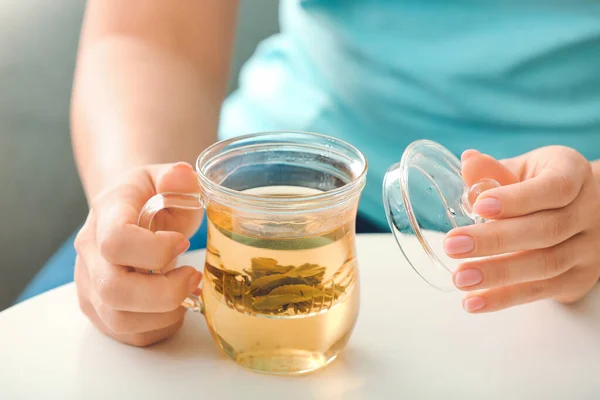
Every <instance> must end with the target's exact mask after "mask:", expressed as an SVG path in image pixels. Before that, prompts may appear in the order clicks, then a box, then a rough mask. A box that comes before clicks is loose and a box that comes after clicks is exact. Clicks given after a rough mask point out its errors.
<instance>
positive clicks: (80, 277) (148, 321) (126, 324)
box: [75, 258, 185, 334]
mask: <svg viewBox="0 0 600 400" xmlns="http://www.w3.org/2000/svg"><path fill="white" fill-rule="evenodd" d="M75 282H76V283H77V293H78V298H79V304H80V308H81V310H82V311H84V314H86V315H88V314H92V311H91V310H90V309H89V307H93V310H94V311H93V318H96V316H97V317H98V318H99V319H100V320H101V321H102V324H103V325H104V326H105V327H106V328H108V330H110V332H112V333H121V334H122V333H142V332H149V331H154V330H158V329H162V328H167V327H170V326H172V325H175V324H177V323H178V322H179V321H180V320H181V319H183V317H184V315H185V308H183V307H179V308H177V309H176V310H174V311H171V312H166V313H134V312H127V311H118V310H113V309H112V308H110V307H108V306H107V305H106V304H105V303H102V302H97V303H98V304H94V299H93V298H88V296H89V274H88V272H87V269H86V266H85V263H84V262H83V261H82V260H81V259H80V258H78V260H77V262H76V266H75Z"/></svg>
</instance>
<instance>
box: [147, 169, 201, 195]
mask: <svg viewBox="0 0 600 400" xmlns="http://www.w3.org/2000/svg"><path fill="white" fill-rule="evenodd" d="M153 180H154V182H155V183H154V187H155V188H156V192H157V193H161V192H179V193H199V192H200V184H199V183H198V175H197V174H196V172H195V171H194V169H193V168H192V166H191V165H190V164H188V163H184V162H178V163H175V164H169V165H160V166H159V167H158V169H157V170H156V172H154V173H153Z"/></svg>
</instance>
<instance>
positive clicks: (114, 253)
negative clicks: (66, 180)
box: [75, 163, 202, 346]
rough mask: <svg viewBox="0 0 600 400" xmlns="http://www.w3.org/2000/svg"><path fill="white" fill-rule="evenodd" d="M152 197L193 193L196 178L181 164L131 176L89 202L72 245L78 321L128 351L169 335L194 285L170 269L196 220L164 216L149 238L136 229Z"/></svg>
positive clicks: (183, 270)
mask: <svg viewBox="0 0 600 400" xmlns="http://www.w3.org/2000/svg"><path fill="white" fill-rule="evenodd" d="M159 192H181V193H198V192H199V185H198V180H197V176H196V173H195V172H194V170H193V169H192V167H191V166H190V165H189V164H185V163H177V164H162V165H152V166H147V167H141V168H137V169H135V170H132V171H131V172H129V173H127V174H126V175H125V176H124V177H123V179H122V180H121V181H120V182H118V183H117V184H116V185H114V186H112V187H110V188H108V189H106V190H105V191H104V192H102V193H101V194H100V195H98V196H97V197H96V199H95V200H94V201H93V204H92V206H91V209H90V212H89V215H88V217H87V220H86V222H85V224H84V226H83V228H82V229H81V231H80V232H79V234H78V235H77V238H76V240H75V249H76V251H77V260H76V264H75V283H76V286H77V296H78V298H79V304H80V307H81V309H82V311H83V313H84V314H85V315H86V316H87V317H88V318H89V319H90V320H91V321H92V323H93V324H94V325H95V326H96V328H98V329H99V330H100V331H102V332H103V333H105V334H106V335H108V336H110V337H112V338H114V339H116V340H118V341H120V342H123V343H126V344H131V345H134V346H147V345H150V344H153V343H156V342H158V341H160V340H163V339H165V338H167V337H169V336H171V335H173V334H174V333H175V332H177V331H178V330H179V328H180V327H181V326H182V323H183V318H184V315H185V308H183V307H181V303H182V302H183V300H184V299H185V297H186V296H187V295H188V294H189V293H191V292H194V291H195V290H196V289H197V288H198V285H199V283H200V280H201V278H202V274H201V273H200V272H198V271H196V270H195V269H194V268H193V267H190V266H185V267H180V268H175V262H176V258H177V256H178V255H180V254H182V253H183V252H185V251H186V250H187V248H188V247H189V241H188V238H189V237H191V236H192V235H193V233H194V232H195V231H196V230H197V229H198V227H199V226H200V223H201V221H202V213H201V212H194V211H187V210H186V211H181V210H164V211H162V212H160V213H159V214H158V215H157V216H156V218H155V219H154V226H155V230H156V233H153V232H151V231H149V230H146V229H144V228H141V227H138V226H137V220H138V216H139V213H140V210H141V209H142V207H143V206H144V204H145V202H146V201H147V200H148V199H150V197H152V196H153V195H155V194H156V193H159ZM134 268H137V269H139V270H161V272H162V273H161V274H154V275H152V274H146V273H140V272H136V271H135V270H134Z"/></svg>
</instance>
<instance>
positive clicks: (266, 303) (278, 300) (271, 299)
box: [252, 294, 310, 311]
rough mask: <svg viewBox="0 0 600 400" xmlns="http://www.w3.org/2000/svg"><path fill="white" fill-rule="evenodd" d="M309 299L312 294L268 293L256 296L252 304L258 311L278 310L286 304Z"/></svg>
mask: <svg viewBox="0 0 600 400" xmlns="http://www.w3.org/2000/svg"><path fill="white" fill-rule="evenodd" d="M309 300H310V296H298V295H295V294H281V295H275V296H273V295H268V296H260V297H256V298H255V299H254V302H253V303H252V306H253V307H254V309H255V310H258V311H276V310H278V309H279V308H281V307H283V306H285V305H288V304H293V303H301V302H307V301H309Z"/></svg>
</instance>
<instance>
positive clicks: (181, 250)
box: [175, 240, 190, 255]
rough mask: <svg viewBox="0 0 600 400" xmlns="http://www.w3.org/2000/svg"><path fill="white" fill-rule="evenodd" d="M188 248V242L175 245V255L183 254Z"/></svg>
mask: <svg viewBox="0 0 600 400" xmlns="http://www.w3.org/2000/svg"><path fill="white" fill-rule="evenodd" d="M189 248H190V242H189V241H188V240H186V241H184V242H181V243H179V244H178V245H177V247H176V248H175V253H176V254H177V255H179V254H183V253H185V252H186V251H187V249H189Z"/></svg>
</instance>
